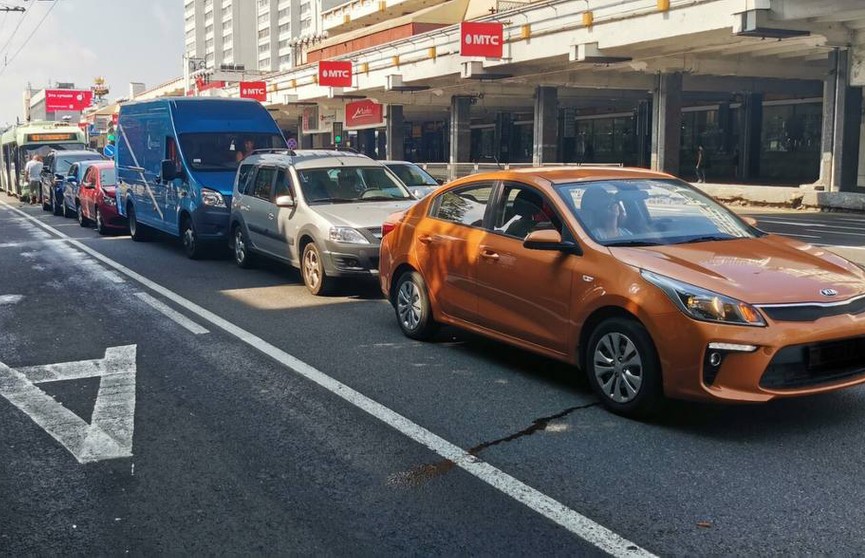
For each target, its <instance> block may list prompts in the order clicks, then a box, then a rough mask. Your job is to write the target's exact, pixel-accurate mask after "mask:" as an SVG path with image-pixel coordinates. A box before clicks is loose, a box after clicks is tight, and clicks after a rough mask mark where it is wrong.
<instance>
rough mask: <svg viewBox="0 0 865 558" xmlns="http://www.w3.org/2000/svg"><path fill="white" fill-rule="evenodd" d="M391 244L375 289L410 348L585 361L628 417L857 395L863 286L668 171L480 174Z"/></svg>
mask: <svg viewBox="0 0 865 558" xmlns="http://www.w3.org/2000/svg"><path fill="white" fill-rule="evenodd" d="M382 232H383V234H384V235H385V236H384V238H383V240H382V244H381V262H380V266H381V270H380V271H381V275H380V277H381V287H382V290H383V292H384V294H385V296H387V298H388V300H390V301H391V303H392V304H393V306H394V308H395V310H396V316H397V320H398V322H399V325H400V327H401V328H402V330H403V332H404V333H405V334H406V335H407V336H409V337H411V338H413V339H428V338H429V337H430V336H431V335H432V334H433V333H434V332H435V329H436V326H437V325H438V324H450V325H454V326H458V327H461V328H464V329H467V330H471V331H474V332H476V333H480V334H482V335H486V336H488V337H492V338H494V339H497V340H500V341H503V342H506V343H510V344H512V345H516V346H518V347H522V348H524V349H527V350H530V351H534V352H536V353H540V354H543V355H546V356H550V357H553V358H557V359H561V360H563V361H566V362H569V363H572V364H575V365H577V366H579V367H580V368H581V369H582V370H584V371H585V372H586V374H587V376H588V379H589V382H590V383H591V385H592V386H593V388H594V390H595V391H596V392H597V393H598V395H599V396H600V398H601V400H602V401H603V403H604V404H605V405H606V406H607V408H609V409H610V410H612V411H614V412H617V413H620V414H624V415H629V416H642V415H646V414H648V413H650V412H651V411H653V410H655V409H656V408H657V406H658V404H659V403H660V402H661V401H662V400H663V397H664V396H665V395H666V396H668V397H673V398H684V399H697V400H714V401H728V402H761V401H768V400H770V399H774V398H776V397H790V396H800V395H808V394H813V393H819V392H824V391H831V390H836V389H840V388H845V387H849V386H852V385H855V384H859V383H862V382H865V272H863V270H862V269H861V268H860V267H858V266H857V265H856V264H853V263H851V262H849V261H847V260H845V259H844V258H841V257H839V256H837V255H835V254H832V253H830V252H827V251H826V250H824V249H822V248H820V247H816V246H812V245H809V244H803V243H801V242H797V241H795V240H791V239H788V238H784V237H779V236H775V235H770V234H766V233H764V232H762V231H760V230H759V229H756V228H755V227H754V226H753V224H752V223H751V222H748V221H746V220H743V219H742V218H740V217H738V216H736V215H735V214H733V213H732V212H730V211H729V210H727V209H726V208H725V207H723V206H721V205H719V204H718V203H717V202H715V201H714V200H712V199H711V198H709V197H707V196H706V195H704V194H702V193H701V192H699V191H698V190H696V189H694V188H692V187H691V186H690V185H688V184H686V183H684V182H682V181H680V180H677V179H675V178H674V177H672V176H669V175H665V174H660V173H652V172H648V171H644V170H638V169H633V170H632V169H610V168H585V167H581V168H544V169H526V170H520V171H513V172H495V173H489V174H482V175H474V176H471V177H468V178H464V179H461V180H457V181H454V182H452V183H450V184H448V185H446V186H444V187H441V188H440V189H438V190H437V191H436V192H435V193H434V194H432V195H430V196H427V197H426V198H424V199H423V200H421V201H420V202H418V203H417V204H416V205H415V206H413V207H412V208H411V209H409V210H408V211H406V212H404V213H402V214H398V215H395V216H392V217H391V219H390V220H389V222H388V223H385V226H384V227H383V231H382Z"/></svg>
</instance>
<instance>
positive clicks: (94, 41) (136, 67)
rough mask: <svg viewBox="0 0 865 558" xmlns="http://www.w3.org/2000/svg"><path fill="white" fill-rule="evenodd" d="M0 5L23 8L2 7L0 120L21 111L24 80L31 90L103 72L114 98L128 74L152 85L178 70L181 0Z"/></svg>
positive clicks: (20, 0)
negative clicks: (6, 9) (6, 10)
mask: <svg viewBox="0 0 865 558" xmlns="http://www.w3.org/2000/svg"><path fill="white" fill-rule="evenodd" d="M55 3H56V6H55ZM0 6H22V7H24V8H26V9H27V10H28V11H27V12H25V13H23V14H22V13H17V12H12V13H0V127H3V125H4V124H11V123H14V122H15V118H16V117H23V113H24V109H23V101H22V95H23V92H24V89H25V88H26V87H27V83H28V82H29V83H31V84H32V85H33V87H34V89H36V90H39V89H43V88H45V87H46V86H48V85H50V84H53V83H56V82H73V83H75V85H76V87H78V88H82V89H89V88H90V86H91V85H93V79H94V78H95V77H97V76H101V77H104V78H105V80H106V82H107V84H108V86H109V87H110V88H111V92H110V93H109V95H108V98H109V99H114V98H116V97H125V96H127V95H128V94H129V82H133V81H138V82H143V83H144V84H145V85H146V86H147V87H148V88H150V87H153V86H156V85H159V84H161V83H164V82H166V81H168V80H170V79H173V78H176V77H178V76H180V75H181V74H182V73H183V62H182V55H183V41H184V36H183V0H0ZM49 10H50V12H49ZM43 17H44V20H43ZM40 21H42V23H41V25H40V24H39V23H40ZM19 23H20V27H19V29H18V32H17V33H15V35H14V37H13V36H12V32H13V30H14V29H15V27H16V26H18V24H19ZM10 37H11V38H12V40H11V42H10V41H9V39H10ZM28 37H30V40H29V42H27V43H26V45H25V40H26V39H27V38H28ZM22 46H23V49H22ZM19 50H20V52H19ZM16 52H17V55H16Z"/></svg>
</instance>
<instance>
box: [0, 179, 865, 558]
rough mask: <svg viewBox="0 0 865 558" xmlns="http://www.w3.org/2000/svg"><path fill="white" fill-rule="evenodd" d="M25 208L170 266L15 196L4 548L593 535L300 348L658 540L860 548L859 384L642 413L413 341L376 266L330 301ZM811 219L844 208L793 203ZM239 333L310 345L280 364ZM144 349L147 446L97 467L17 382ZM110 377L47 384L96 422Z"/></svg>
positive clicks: (0, 373)
mask: <svg viewBox="0 0 865 558" xmlns="http://www.w3.org/2000/svg"><path fill="white" fill-rule="evenodd" d="M0 200H4V201H6V202H8V203H10V204H11V205H12V206H14V207H15V208H17V207H18V205H19V204H18V202H17V200H11V199H9V198H5V197H4V196H2V195H0ZM22 210H23V211H24V212H25V213H26V214H27V215H30V216H32V217H34V218H36V219H38V220H39V221H40V222H43V223H46V224H48V225H50V226H51V227H53V228H54V229H56V230H57V231H59V232H60V233H61V234H62V235H68V236H69V237H72V238H74V239H78V240H80V242H81V243H82V245H83V246H84V247H86V248H89V249H92V250H95V251H96V252H97V253H98V254H101V255H104V256H105V257H107V258H109V259H110V260H111V261H113V262H117V263H118V264H121V265H122V266H125V268H127V269H128V270H130V271H131V273H133V274H138V275H140V276H141V277H142V278H144V280H145V282H146V281H147V280H149V281H150V282H153V283H152V284H150V285H149V286H148V285H144V284H142V283H141V282H140V281H137V280H135V279H134V278H132V277H130V276H129V274H124V273H122V272H121V271H117V270H116V269H112V268H111V267H110V266H109V265H108V264H106V263H105V262H103V261H97V260H96V259H94V258H93V257H92V256H91V255H89V254H87V253H85V251H82V249H80V248H78V247H76V246H75V245H74V244H71V243H69V242H67V241H65V240H63V239H62V238H61V237H58V236H57V235H55V234H54V233H52V232H48V231H45V230H42V229H40V228H39V227H37V226H36V225H35V224H33V223H32V222H30V221H28V220H27V219H25V218H24V217H22V216H21V215H20V214H18V213H16V212H14V211H12V210H10V209H8V208H6V207H4V206H2V205H0V363H3V364H0V425H2V427H0V502H3V503H4V505H3V506H0V554H2V555H22V554H61V553H63V554H73V555H79V554H88V555H102V554H122V553H125V552H127V551H128V552H129V553H131V554H137V555H153V554H179V553H183V554H192V553H194V554H270V555H272V554H313V553H314V554H325V555H345V554H349V555H372V554H375V555H406V554H424V555H427V554H444V555H454V554H460V555H464V554H480V555H493V554H495V555H559V554H561V555H591V554H596V553H600V550H599V549H598V548H597V547H596V546H593V545H592V544H590V543H587V542H586V541H585V540H583V539H582V538H580V537H579V536H577V535H576V534H574V530H573V529H570V530H569V529H567V528H565V527H562V526H560V525H558V524H556V523H555V522H553V521H552V520H551V519H550V518H549V517H550V515H551V514H550V513H545V514H544V513H538V512H537V511H534V510H533V509H530V508H529V507H527V506H526V505H524V504H523V503H520V502H518V501H517V500H516V499H514V497H512V496H510V495H508V494H506V493H505V492H506V491H503V489H501V488H496V487H494V486H491V484H490V483H489V482H484V480H483V479H482V478H478V477H476V476H472V474H469V473H468V472H466V471H465V470H463V469H461V468H459V467H454V466H451V464H450V463H449V462H448V461H446V460H444V459H443V457H442V455H441V454H440V453H437V452H436V451H432V450H431V449H429V448H428V447H425V446H424V445H423V444H421V443H418V442H417V441H416V440H415V439H412V438H411V437H409V436H407V435H405V434H404V433H402V432H400V431H398V430H397V429H395V428H393V427H392V426H389V425H388V424H386V423H385V422H383V421H382V420H380V419H379V418H375V417H373V416H372V415H370V414H369V413H367V412H365V411H363V410H361V409H359V408H358V407H357V405H356V404H352V403H350V402H348V401H346V400H345V399H344V398H341V397H338V396H337V395H334V394H333V393H332V392H330V391H328V390H326V389H324V388H323V387H321V386H319V385H317V384H315V383H313V382H312V381H310V380H309V379H307V377H304V376H303V375H301V374H300V373H299V371H301V372H302V371H303V370H305V369H306V368H305V367H307V365H308V366H309V367H314V368H315V369H317V370H318V371H321V372H322V373H323V374H325V375H327V376H328V377H330V378H332V379H333V380H336V381H338V382H341V383H342V384H344V385H345V386H347V387H348V388H351V389H353V390H356V392H359V393H360V394H362V395H363V396H366V397H368V398H369V399H371V400H373V401H374V402H377V403H378V404H380V405H381V406H383V408H385V409H388V410H390V411H392V412H395V413H398V414H399V415H401V416H402V417H405V418H406V419H408V420H409V421H412V423H413V424H414V425H418V426H419V427H422V428H424V429H426V430H427V431H429V432H431V433H433V434H435V435H437V436H439V437H440V438H441V439H444V440H446V441H447V442H450V443H451V444H455V445H456V446H458V447H460V448H462V449H463V450H469V453H471V454H472V455H475V456H477V459H478V462H479V463H481V464H486V465H491V466H492V467H495V468H496V469H497V470H499V471H501V472H503V473H506V474H507V475H510V477H512V478H513V479H516V480H517V481H519V482H522V483H524V484H525V486H528V487H531V488H532V489H534V490H536V491H538V493H539V494H542V495H544V496H546V497H548V498H550V499H552V501H554V502H555V503H556V504H557V505H560V506H562V509H563V510H566V511H568V512H575V513H577V514H581V515H582V516H585V517H586V518H589V519H591V520H593V521H594V522H597V523H598V524H600V525H602V526H603V527H605V528H607V529H609V530H611V531H612V532H613V533H616V534H618V535H619V536H621V537H624V539H626V541H629V542H630V543H633V544H634V545H638V546H639V547H642V548H643V549H646V550H647V551H649V552H652V553H656V554H661V555H730V554H737V555H742V554H744V555H766V554H797V555H799V554H841V555H850V554H858V553H861V551H862V548H865V535H863V533H862V529H861V525H862V523H863V519H865V512H863V509H862V506H861V501H862V499H863V497H865V488H863V486H862V483H861V482H860V479H861V478H862V477H863V476H865V463H863V462H862V460H861V459H860V458H859V456H860V454H861V448H862V447H863V446H865V431H863V429H862V428H861V424H862V422H863V420H865V391H863V389H862V388H859V389H852V390H848V391H845V392H843V393H837V394H830V395H824V396H819V397H814V398H808V399H800V400H792V401H783V402H778V403H772V404H768V405H763V406H753V407H716V406H705V405H692V404H676V405H674V406H672V408H671V409H670V411H669V412H668V413H667V414H666V415H665V416H664V417H663V418H662V419H660V420H658V421H656V422H653V423H640V422H635V421H629V420H625V419H622V418H619V417H616V416H614V415H611V414H609V413H607V412H605V411H604V410H603V409H602V408H600V407H599V406H598V405H597V403H596V400H595V398H594V396H593V395H592V394H591V392H590V391H589V389H588V387H587V385H586V384H585V383H584V382H583V381H582V380H580V378H579V375H578V374H577V372H576V371H575V370H573V369H571V368H569V367H567V366H565V365H562V364H559V363H555V362H552V361H549V360H545V359H542V358H539V357H535V356H533V355H530V354H526V353H523V352H520V351H517V350H514V349H511V348H509V347H506V346H503V345H500V344H496V343H492V342H489V341H486V340H483V339H479V338H477V337H474V336H471V335H467V334H465V333H462V332H460V331H457V330H451V329H446V330H444V331H443V332H442V334H441V335H440V337H439V339H438V340H436V341H435V342H433V343H417V342H413V341H409V340H407V339H406V338H405V337H403V336H402V334H401V333H400V331H399V329H398V327H397V324H396V322H395V319H394V316H393V311H392V310H391V308H390V306H389V305H388V304H387V303H386V302H385V301H383V300H382V299H381V298H380V297H379V295H378V291H377V287H376V285H375V284H374V283H369V284H365V285H355V286H351V287H347V288H346V289H345V290H344V291H343V292H341V293H339V294H338V295H337V296H333V297H327V298H316V297H312V296H311V295H309V294H308V293H307V292H306V290H305V288H304V287H303V285H302V284H301V282H300V280H299V277H298V275H297V273H296V272H294V271H291V270H289V269H286V268H283V267H280V266H278V265H264V266H261V267H260V268H258V269H254V270H250V271H244V270H240V269H237V268H236V267H235V266H234V264H233V262H231V261H230V260H229V259H228V258H223V259H214V260H208V261H200V262H193V261H190V260H187V259H186V258H185V257H184V256H183V254H182V252H181V250H180V249H179V247H178V246H177V245H175V244H174V243H171V242H169V241H157V242H151V243H146V244H138V243H133V242H132V241H131V240H129V239H128V238H127V237H123V236H117V237H99V236H98V235H97V234H96V233H95V232H94V231H92V230H85V229H81V228H79V227H78V225H77V223H75V222H74V221H71V220H64V219H63V218H62V217H53V216H50V215H48V214H46V213H43V212H41V211H40V210H39V209H38V208H37V207H23V208H22ZM818 217H819V219H821V221H820V223H818V224H826V225H827V227H815V226H813V223H811V222H810V221H809V223H808V226H807V227H806V226H804V225H802V226H796V225H787V224H785V223H779V222H775V221H785V222H794V221H795V220H797V219H802V220H804V219H809V220H810V219H818ZM842 218H843V219H844V220H842ZM850 218H851V217H850V216H849V215H829V216H822V215H819V216H817V215H813V214H789V215H788V214H778V213H772V214H771V215H770V216H768V217H765V218H764V217H760V219H761V226H762V227H763V228H764V229H767V230H769V227H770V226H771V227H776V226H777V227H791V228H792V231H794V232H798V233H800V234H803V235H804V234H808V235H811V234H812V232H810V231H811V230H812V229H816V230H817V231H818V232H819V233H820V234H818V233H813V235H814V236H818V237H819V238H817V239H812V240H813V241H814V242H818V241H820V240H823V239H825V240H827V241H832V242H836V241H837V240H839V239H841V238H848V236H849V235H845V234H844V233H843V232H840V231H845V230H847V229H841V228H838V227H841V226H844V227H847V226H854V225H849V223H848V221H846V219H850ZM853 218H855V216H854V217H853ZM770 221H771V222H770ZM841 223H843V224H841ZM836 225H837V226H836ZM830 229H831V230H830ZM806 231H807V232H806ZM853 232H855V231H853ZM863 234H865V233H863ZM855 238H858V237H855ZM863 238H865V236H863ZM851 242H857V241H851ZM857 245H860V246H861V244H857ZM854 248H855V247H854ZM154 284H155V285H156V286H157V287H159V288H158V289H157V290H154V289H153V288H151V287H152V286H153V285H154ZM162 289H168V290H169V291H171V292H173V293H176V294H177V295H179V297H182V299H183V300H186V301H189V302H190V303H192V304H194V305H198V306H199V307H201V308H203V309H206V311H209V312H210V313H212V314H213V315H214V316H215V317H217V318H218V319H221V320H224V321H225V322H223V323H224V324H228V326H227V327H226V328H221V327H218V325H215V324H214V323H213V322H212V321H208V320H207V319H204V318H202V315H201V314H200V313H196V312H193V311H190V308H191V306H190V305H188V304H186V305H182V304H180V303H178V300H180V299H174V300H172V299H170V298H168V297H166V296H165V293H166V292H167V291H164V290H162ZM139 293H144V295H143V296H142V295H140V294H139ZM154 301H155V304H156V306H159V305H160V303H161V304H162V305H164V306H162V307H160V308H161V309H158V308H155V307H154V306H153V303H154ZM165 306H167V307H168V312H169V313H171V312H174V313H179V314H180V315H181V316H183V317H184V318H180V319H181V321H183V320H184V319H185V320H186V321H185V322H184V324H183V325H181V324H179V323H177V322H176V321H173V320H172V319H169V318H168V317H167V316H166V315H165V313H164V312H165V311H166V308H165ZM174 317H175V318H177V316H176V315H175V316H174ZM232 328H234V329H232ZM238 328H240V329H242V330H243V331H245V332H248V333H249V334H251V335H252V336H255V337H256V338H260V339H261V340H262V341H263V342H266V343H267V344H269V345H268V346H272V347H276V348H278V349H279V350H280V351H284V352H285V353H287V354H288V355H291V356H292V357H294V358H296V359H298V361H297V362H295V363H294V365H293V366H286V364H285V362H284V359H283V361H281V360H280V359H279V358H275V356H274V353H273V352H272V351H271V354H269V355H268V354H265V352H267V351H264V352H263V351H262V350H260V349H259V348H256V347H255V346H253V345H252V344H250V343H249V342H245V341H242V340H241V339H239V338H238V335H237V331H236V330H238ZM202 329H205V330H207V331H206V332H202ZM131 346H134V347H135V351H136V352H135V360H134V367H135V371H134V378H135V389H134V390H133V391H132V394H133V395H134V413H132V414H133V415H134V431H133V432H127V431H122V432H121V434H123V435H129V438H130V439H131V451H130V453H131V455H127V456H114V457H113V458H110V459H105V460H99V461H94V462H85V463H80V462H79V459H76V454H75V453H74V452H73V451H70V450H67V449H66V448H65V447H64V445H63V444H62V443H60V442H59V441H58V440H57V439H55V438H52V437H51V436H49V435H48V433H47V432H46V429H45V428H43V427H41V426H40V425H39V424H37V420H36V419H34V418H33V417H32V416H30V415H36V416H37V418H38V417H39V413H45V412H46V409H52V408H55V407H56V406H55V407H52V403H51V402H50V401H47V400H46V398H45V397H43V398H42V399H38V400H37V401H38V402H41V403H40V404H39V405H34V406H32V407H29V409H30V413H28V412H25V411H24V410H22V409H21V408H20V407H19V406H18V405H16V404H13V402H12V401H11V400H10V398H9V397H10V395H9V394H10V393H11V392H12V391H14V390H12V389H11V388H10V387H9V386H10V380H9V378H12V377H14V378H18V381H19V383H20V379H21V378H24V377H25V376H27V374H25V372H26V371H27V370H28V369H27V367H40V366H43V365H49V364H55V363H69V362H81V361H87V360H89V359H102V358H103V356H104V355H105V354H106V349H108V348H112V347H131ZM4 365H5V368H4ZM83 366H85V365H83V364H82V365H80V366H79V368H80V367H83ZM87 366H90V365H89V364H88V365H87ZM68 368H70V367H69V366H66V368H63V367H54V368H50V367H49V368H48V369H47V370H48V371H47V372H45V371H42V372H39V373H43V374H49V373H55V372H56V373H57V374H60V372H57V371H58V370H61V369H62V370H65V369H68ZM72 368H75V367H72ZM96 368H98V367H96ZM96 368H94V369H96ZM110 368H111V367H110V366H103V367H102V372H104V371H105V369H110ZM76 369H77V368H76ZM88 369H89V368H88ZM4 370H5V371H6V372H5V373H4ZM10 370H11V371H12V372H9V371H10ZM40 370H41V369H40ZM4 374H5V375H4ZM15 374H17V376H16V375H15ZM29 374H30V376H27V378H29V379H30V380H31V381H34V380H33V377H34V376H36V375H38V374H37V372H32V369H31V372H30V373H29ZM4 378H5V384H4ZM106 378H108V376H106ZM99 381H100V380H99V378H98V377H97V378H92V377H88V378H78V379H73V380H63V381H50V382H43V383H36V384H35V388H38V389H40V390H42V392H43V393H48V394H49V398H51V399H52V400H54V401H59V402H60V403H61V404H62V405H63V407H64V408H67V409H69V410H71V411H72V412H74V413H75V414H77V415H79V416H81V417H82V418H83V419H84V420H85V421H93V422H97V421H95V419H93V416H94V415H95V414H97V410H96V408H98V409H99V413H103V412H104V413H108V414H110V412H114V411H116V412H117V413H120V411H122V410H123V409H124V408H123V406H122V405H107V404H99V401H100V400H101V399H100V398H102V397H103V391H102V390H101V389H100V387H99ZM102 381H103V382H104V381H105V379H104V378H103V379H102ZM25 383H26V382H25ZM31 391H32V390H31ZM105 391H106V393H105V394H104V396H105V397H106V398H108V397H118V395H117V393H121V394H122V393H123V392H122V391H118V392H116V393H115V392H110V390H105ZM4 394H5V396H4ZM12 398H13V399H15V397H12ZM106 401H107V399H106ZM127 403H128V402H127ZM19 404H20V401H19ZM25 407H26V405H25ZM106 409H108V410H107V411H106ZM118 409H119V410H118ZM125 409H126V411H128V410H129V409H128V404H127V406H126V407H125ZM55 410H56V409H55ZM127 414H129V413H127ZM119 416H120V415H119V414H118V415H117V416H114V415H112V416H111V417H110V418H112V419H113V420H107V421H105V424H106V429H109V428H111V427H113V426H116V425H115V424H114V423H115V422H116V420H119V419H118V417H119ZM127 418H128V417H127ZM120 430H122V429H120ZM70 445H73V446H74V444H71V443H70ZM120 445H121V446H122V444H120ZM112 447H113V446H110V444H107V443H106V444H103V445H97V446H96V448H97V449H100V450H104V451H108V450H110V449H111V448H112ZM106 448H107V449H106ZM97 453H98V452H97ZM108 453H110V451H108ZM84 457H85V461H86V459H87V455H85V456H84ZM91 457H93V456H92V455H91ZM97 457H98V455H97ZM627 546H628V545H625V546H622V547H621V548H622V549H624V550H623V553H624V554H627Z"/></svg>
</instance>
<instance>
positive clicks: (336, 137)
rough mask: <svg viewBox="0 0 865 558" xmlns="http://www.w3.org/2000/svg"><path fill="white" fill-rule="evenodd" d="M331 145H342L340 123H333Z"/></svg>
mask: <svg viewBox="0 0 865 558" xmlns="http://www.w3.org/2000/svg"><path fill="white" fill-rule="evenodd" d="M333 144H334V145H336V146H337V147H339V146H340V145H342V122H334V123H333Z"/></svg>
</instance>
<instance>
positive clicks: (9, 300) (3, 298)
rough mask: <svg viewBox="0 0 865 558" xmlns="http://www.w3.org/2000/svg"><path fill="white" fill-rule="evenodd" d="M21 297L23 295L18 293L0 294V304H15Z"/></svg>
mask: <svg viewBox="0 0 865 558" xmlns="http://www.w3.org/2000/svg"><path fill="white" fill-rule="evenodd" d="M23 298H24V295H19V294H9V295H0V304H17V303H19V302H21V299H23Z"/></svg>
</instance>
